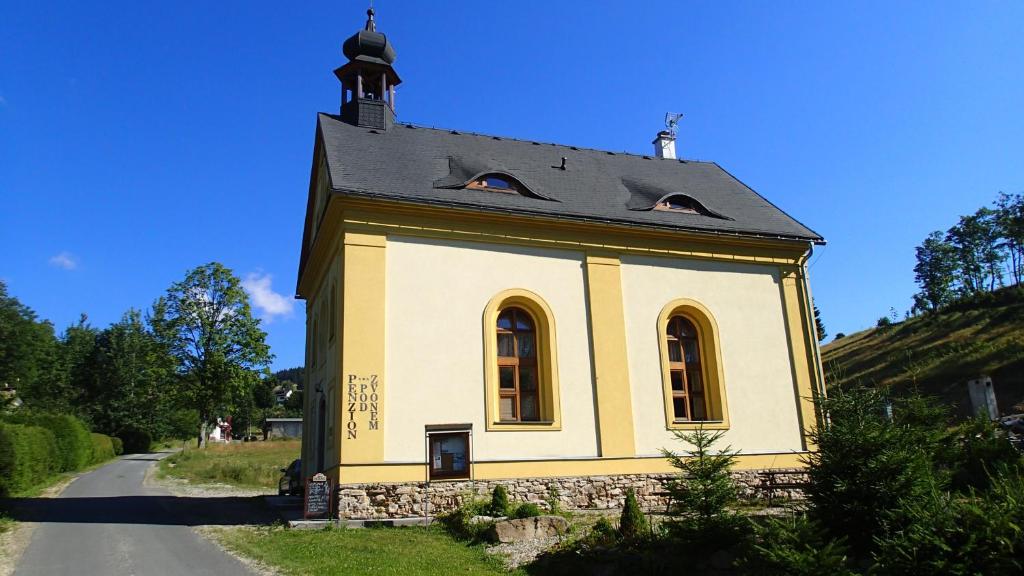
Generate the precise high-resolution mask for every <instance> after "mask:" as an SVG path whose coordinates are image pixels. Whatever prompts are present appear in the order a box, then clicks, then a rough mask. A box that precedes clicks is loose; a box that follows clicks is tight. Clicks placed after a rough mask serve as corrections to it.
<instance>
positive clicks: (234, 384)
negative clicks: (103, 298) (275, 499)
mask: <svg viewBox="0 0 1024 576" xmlns="http://www.w3.org/2000/svg"><path fill="white" fill-rule="evenodd" d="M151 322H152V325H153V329H154V332H155V333H156V334H157V336H158V337H159V338H160V340H161V341H162V342H164V343H166V345H167V346H168V349H169V350H170V352H171V354H172V355H173V356H174V357H175V359H176V360H177V373H178V377H179V385H178V390H179V392H180V394H181V397H182V399H183V400H184V401H185V402H186V405H188V406H190V407H192V408H195V409H196V411H197V412H198V414H199V422H197V427H198V430H199V444H200V445H201V446H204V445H205V444H206V440H207V438H208V436H209V428H208V427H209V424H210V423H211V422H213V421H214V420H215V419H216V417H217V416H218V415H220V414H222V413H227V412H228V411H229V410H230V408H231V406H230V404H231V402H232V400H234V399H236V398H238V397H240V396H241V394H242V393H244V394H245V395H247V396H248V395H249V392H250V390H249V389H250V388H251V387H252V386H253V385H254V384H255V383H256V382H258V381H259V378H260V375H261V373H262V372H263V371H264V370H265V369H266V366H267V364H269V362H270V359H271V357H272V356H271V354H270V348H269V347H268V346H267V344H266V333H264V332H263V330H261V329H260V323H259V320H257V319H256V318H254V317H253V315H252V310H251V308H250V306H249V297H248V295H247V294H246V293H245V290H243V289H242V286H241V283H240V282H239V280H238V278H237V277H236V276H235V275H234V274H233V273H232V272H231V270H229V269H227V268H225V267H224V266H223V265H221V264H219V263H217V262H212V263H210V264H206V265H203V266H200V267H198V268H195V269H194V270H191V271H189V272H188V274H187V275H186V276H185V279H184V280H182V281H181V282H176V283H175V284H173V285H171V287H170V288H169V289H168V290H167V294H166V295H165V296H163V297H161V298H160V299H159V300H157V302H156V303H155V304H154V305H153V316H152V319H151Z"/></svg>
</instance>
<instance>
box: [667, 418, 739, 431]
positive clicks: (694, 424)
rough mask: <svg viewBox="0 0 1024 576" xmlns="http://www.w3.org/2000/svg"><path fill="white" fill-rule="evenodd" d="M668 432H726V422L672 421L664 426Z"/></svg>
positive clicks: (727, 425) (727, 426) (727, 427)
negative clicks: (701, 430)
mask: <svg viewBox="0 0 1024 576" xmlns="http://www.w3.org/2000/svg"><path fill="white" fill-rule="evenodd" d="M666 428H667V429H669V430H698V429H704V430H728V429H729V422H728V421H726V420H672V421H671V422H669V423H668V425H667V426H666Z"/></svg>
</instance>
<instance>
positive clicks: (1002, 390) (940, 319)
mask: <svg viewBox="0 0 1024 576" xmlns="http://www.w3.org/2000/svg"><path fill="white" fill-rule="evenodd" d="M822 361H823V364H824V366H825V372H826V375H825V377H826V381H827V384H828V385H829V386H837V385H838V386H843V385H861V386H891V387H894V388H896V389H910V388H916V389H918V390H920V391H921V392H922V393H925V394H928V395H932V396H937V397H939V398H942V399H943V400H945V401H946V402H947V403H949V404H954V405H957V406H959V407H960V409H961V412H963V411H964V410H969V409H970V403H969V402H968V398H967V385H966V382H967V380H970V379H973V378H976V377H978V375H980V374H988V375H989V376H991V377H992V381H993V383H994V385H995V389H996V398H997V400H998V401H999V405H1000V408H1001V409H1003V410H1004V411H1010V410H1012V407H1013V406H1014V405H1015V404H1018V403H1024V291H1021V290H1017V289H1012V288H1010V289H1004V290H1001V291H998V292H997V293H995V294H993V295H991V296H989V297H986V298H978V299H975V300H965V301H963V302H961V303H958V304H956V305H954V306H951V307H950V308H949V309H947V310H945V311H942V312H939V313H933V314H926V315H923V316H918V317H915V318H911V319H909V320H906V321H904V322H900V323H898V324H894V325H893V326H891V327H888V328H872V329H869V330H865V331H862V332H858V333H856V334H851V335H849V336H846V337H845V338H841V339H839V340H833V341H832V342H829V343H828V344H826V345H825V346H823V347H822Z"/></svg>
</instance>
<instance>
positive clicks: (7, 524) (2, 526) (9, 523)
mask: <svg viewBox="0 0 1024 576" xmlns="http://www.w3.org/2000/svg"><path fill="white" fill-rule="evenodd" d="M13 527H14V520H11V519H10V518H8V517H7V516H4V515H3V514H0V534H3V533H4V532H7V531H8V530H10V529H11V528H13Z"/></svg>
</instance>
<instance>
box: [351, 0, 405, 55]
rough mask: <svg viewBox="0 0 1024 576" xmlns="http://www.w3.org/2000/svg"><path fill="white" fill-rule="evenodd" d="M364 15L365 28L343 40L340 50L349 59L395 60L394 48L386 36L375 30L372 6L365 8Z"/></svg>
mask: <svg viewBox="0 0 1024 576" xmlns="http://www.w3.org/2000/svg"><path fill="white" fill-rule="evenodd" d="M366 15H367V16H368V18H367V20H366V28H364V29H363V30H360V31H359V32H356V33H355V34H353V35H352V37H350V38H349V39H348V40H345V43H344V44H343V45H342V47H341V51H342V53H343V54H345V57H346V58H348V59H349V60H362V61H364V62H375V63H377V64H385V65H391V64H392V63H393V62H394V61H395V49H394V48H393V47H392V46H391V44H390V43H389V42H388V38H387V36H385V35H384V34H381V33H380V32H377V24H376V22H374V21H373V8H370V9H369V10H367V11H366Z"/></svg>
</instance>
